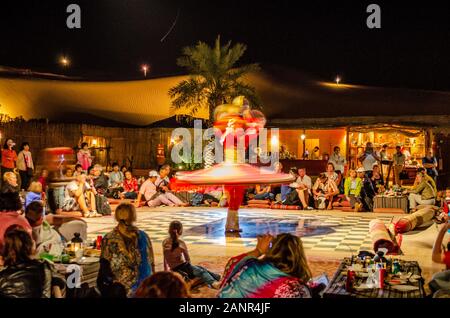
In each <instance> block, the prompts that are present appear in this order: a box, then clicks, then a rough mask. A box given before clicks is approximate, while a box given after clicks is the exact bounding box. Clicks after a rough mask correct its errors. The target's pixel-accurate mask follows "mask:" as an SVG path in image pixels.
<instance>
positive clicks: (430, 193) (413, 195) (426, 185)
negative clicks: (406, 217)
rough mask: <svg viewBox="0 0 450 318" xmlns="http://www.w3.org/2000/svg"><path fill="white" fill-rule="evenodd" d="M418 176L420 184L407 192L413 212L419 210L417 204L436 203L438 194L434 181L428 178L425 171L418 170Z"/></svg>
mask: <svg viewBox="0 0 450 318" xmlns="http://www.w3.org/2000/svg"><path fill="white" fill-rule="evenodd" d="M416 178H417V182H418V184H417V185H416V186H414V187H413V188H412V189H411V190H409V191H407V192H406V193H409V207H410V210H411V212H415V211H417V209H416V207H417V205H434V203H435V202H436V196H437V193H436V192H435V188H434V186H433V183H432V182H431V181H429V180H428V179H427V177H426V174H425V173H424V172H418V173H417V176H416Z"/></svg>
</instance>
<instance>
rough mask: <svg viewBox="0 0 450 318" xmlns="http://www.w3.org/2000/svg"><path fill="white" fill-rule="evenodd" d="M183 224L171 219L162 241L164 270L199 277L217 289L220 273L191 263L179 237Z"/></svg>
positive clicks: (189, 276)
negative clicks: (167, 233) (167, 232)
mask: <svg viewBox="0 0 450 318" xmlns="http://www.w3.org/2000/svg"><path fill="white" fill-rule="evenodd" d="M182 234H183V225H182V224H181V222H180V221H172V222H171V223H170V225H169V237H168V238H166V239H165V240H164V241H163V243H162V246H163V253H164V270H166V271H168V270H172V271H174V272H178V273H180V274H181V275H183V276H184V277H185V278H186V279H189V280H190V279H194V278H200V279H201V281H202V282H203V283H206V284H207V285H208V286H209V287H211V288H214V289H218V288H219V286H220V284H219V280H220V275H218V274H214V273H212V272H210V271H208V270H207V269H206V268H204V267H201V266H195V265H192V264H191V259H190V257H189V252H188V248H187V245H186V243H185V242H184V241H183V240H181V239H180V237H181V235H182Z"/></svg>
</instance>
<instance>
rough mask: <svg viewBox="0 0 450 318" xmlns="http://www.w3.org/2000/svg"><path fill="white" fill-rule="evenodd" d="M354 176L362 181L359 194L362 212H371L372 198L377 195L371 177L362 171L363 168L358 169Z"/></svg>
mask: <svg viewBox="0 0 450 318" xmlns="http://www.w3.org/2000/svg"><path fill="white" fill-rule="evenodd" d="M356 175H357V176H358V178H360V179H361V180H362V188H361V192H360V197H361V203H362V205H363V208H364V211H367V212H370V211H373V198H374V197H375V195H376V194H377V192H376V190H375V188H374V187H373V183H372V180H371V175H368V174H367V171H364V168H362V167H360V168H358V170H356Z"/></svg>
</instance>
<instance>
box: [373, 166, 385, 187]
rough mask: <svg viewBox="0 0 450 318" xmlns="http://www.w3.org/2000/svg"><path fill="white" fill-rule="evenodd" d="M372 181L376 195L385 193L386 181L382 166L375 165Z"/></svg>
mask: <svg viewBox="0 0 450 318" xmlns="http://www.w3.org/2000/svg"><path fill="white" fill-rule="evenodd" d="M370 180H371V181H372V186H373V188H374V189H375V192H376V193H382V192H384V180H383V178H382V177H381V173H380V166H379V165H378V164H374V165H373V171H372V178H370Z"/></svg>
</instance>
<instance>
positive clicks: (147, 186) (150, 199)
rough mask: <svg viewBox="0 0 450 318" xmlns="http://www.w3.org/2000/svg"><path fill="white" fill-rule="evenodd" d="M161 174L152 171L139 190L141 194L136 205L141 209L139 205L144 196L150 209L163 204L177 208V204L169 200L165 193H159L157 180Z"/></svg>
mask: <svg viewBox="0 0 450 318" xmlns="http://www.w3.org/2000/svg"><path fill="white" fill-rule="evenodd" d="M158 177H159V174H158V172H157V171H156V170H152V171H150V173H149V178H148V179H147V180H145V182H144V183H143V184H142V185H141V188H140V189H139V194H138V197H137V199H136V202H135V205H136V207H139V203H140V202H141V198H142V196H144V198H145V201H146V205H148V206H149V207H157V206H160V205H161V204H165V205H168V206H175V205H176V203H174V202H172V201H171V200H169V199H168V198H167V197H166V196H165V195H164V193H160V192H159V191H158V187H157V186H156V180H157V179H158Z"/></svg>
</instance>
